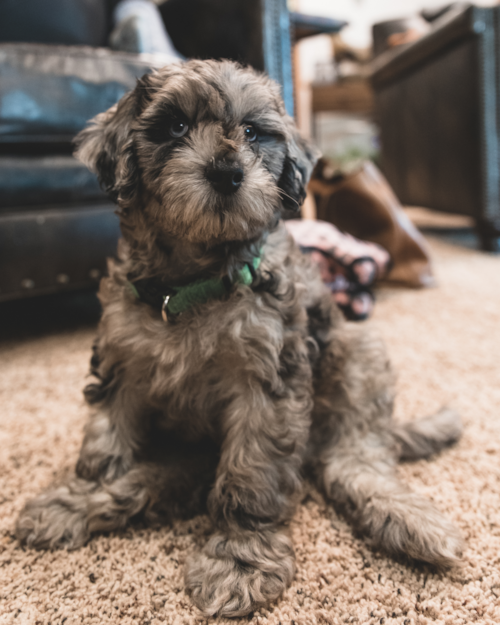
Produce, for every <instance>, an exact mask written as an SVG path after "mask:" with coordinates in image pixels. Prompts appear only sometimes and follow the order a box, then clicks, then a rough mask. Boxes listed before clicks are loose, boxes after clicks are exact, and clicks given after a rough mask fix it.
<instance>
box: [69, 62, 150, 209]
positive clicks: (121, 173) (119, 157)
mask: <svg viewBox="0 0 500 625" xmlns="http://www.w3.org/2000/svg"><path fill="white" fill-rule="evenodd" d="M150 91H151V76H150V75H149V74H147V75H146V76H143V77H142V78H141V79H139V80H138V81H137V85H136V87H135V89H133V90H132V91H130V92H129V93H127V94H125V95H124V96H123V97H122V99H121V100H120V101H119V102H118V103H117V104H115V105H114V106H112V107H111V108H110V109H108V110H107V111H105V112H104V113H100V114H99V115H96V117H94V119H92V120H91V121H90V123H89V125H88V126H87V128H85V129H84V130H82V131H81V132H80V133H79V134H78V135H77V136H76V138H75V140H74V143H75V145H76V151H75V156H76V158H78V159H79V160H80V161H81V162H82V163H84V164H85V165H87V167H88V168H89V169H90V170H91V171H93V172H94V173H96V174H97V177H98V179H99V182H100V184H101V187H102V188H103V189H104V190H105V191H106V192H107V193H108V194H109V195H110V196H111V198H112V199H113V200H114V201H115V202H118V203H119V204H120V205H121V206H126V205H127V203H130V202H131V201H132V200H133V198H134V196H135V193H136V192H137V188H138V170H137V163H136V158H135V152H134V139H133V124H134V121H135V120H136V118H137V116H138V115H139V114H140V112H141V111H142V109H143V107H144V105H145V103H146V102H147V101H148V100H149V99H150Z"/></svg>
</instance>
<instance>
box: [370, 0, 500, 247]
mask: <svg viewBox="0 0 500 625" xmlns="http://www.w3.org/2000/svg"><path fill="white" fill-rule="evenodd" d="M499 75H500V7H494V8H479V7H475V6H465V7H464V6H463V5H462V6H460V7H458V8H457V10H452V11H449V12H447V13H446V14H445V15H443V16H442V17H441V18H439V19H438V20H436V21H435V22H433V24H432V28H431V29H430V31H429V33H428V34H426V35H425V36H424V37H422V38H421V39H419V40H418V41H416V42H414V43H411V44H408V45H405V46H400V47H399V48H396V49H393V50H390V51H387V52H384V53H383V54H381V55H380V56H379V57H377V58H376V59H375V61H374V62H373V68H372V84H373V87H374V90H375V115H376V121H377V123H378V124H379V126H380V131H381V146H382V150H381V164H382V168H383V171H384V174H385V175H386V177H387V179H388V180H389V182H390V184H391V186H392V187H393V189H394V191H395V192H396V194H397V195H398V197H399V199H400V200H401V201H402V202H403V203H404V204H410V205H414V206H424V207H428V208H432V209H434V210H438V211H444V212H449V213H459V214H463V215H468V216H470V217H472V218H473V219H474V221H475V224H476V229H477V233H478V235H479V238H480V242H481V247H482V248H483V249H484V250H491V251H500V170H499V139H500V135H499V128H500V127H499V120H500V90H499V84H500V83H499V80H498V76H499Z"/></svg>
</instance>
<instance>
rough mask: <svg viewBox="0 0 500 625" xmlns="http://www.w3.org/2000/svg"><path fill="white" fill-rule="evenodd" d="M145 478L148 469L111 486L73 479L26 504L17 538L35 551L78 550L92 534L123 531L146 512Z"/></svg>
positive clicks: (117, 481) (139, 468)
mask: <svg viewBox="0 0 500 625" xmlns="http://www.w3.org/2000/svg"><path fill="white" fill-rule="evenodd" d="M148 477H149V476H148V472H147V469H145V468H144V467H137V468H134V469H132V470H130V471H129V472H128V473H127V474H126V475H124V476H123V477H121V478H119V479H117V480H115V482H113V483H112V484H104V483H98V482H89V481H87V480H83V479H79V478H74V479H72V480H71V481H70V482H68V483H67V484H64V485H62V486H59V487H57V488H53V489H50V490H48V491H47V492H45V493H42V494H41V495H39V496H38V497H35V498H34V499H32V500H31V501H29V502H28V503H27V504H26V505H25V507H24V508H23V510H22V511H21V513H20V515H19V518H18V520H17V524H16V535H17V537H18V539H19V540H20V541H21V542H23V543H25V544H26V545H27V546H28V547H34V548H36V549H54V548H63V547H65V548H67V549H77V548H78V547H81V546H83V545H84V544H85V543H86V542H87V540H88V539H89V538H90V535H91V533H92V532H97V531H105V530H113V529H118V528H121V527H124V526H125V524H126V523H127V521H128V520H129V519H130V518H131V517H132V516H134V515H136V514H138V513H139V512H141V510H143V509H144V508H145V506H146V505H147V503H148V489H147V482H148Z"/></svg>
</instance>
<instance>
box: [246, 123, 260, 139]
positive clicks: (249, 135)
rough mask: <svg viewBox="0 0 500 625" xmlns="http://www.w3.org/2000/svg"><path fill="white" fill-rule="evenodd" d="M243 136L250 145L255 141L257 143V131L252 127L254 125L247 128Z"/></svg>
mask: <svg viewBox="0 0 500 625" xmlns="http://www.w3.org/2000/svg"><path fill="white" fill-rule="evenodd" d="M243 134H244V135H245V139H246V140H247V141H248V142H249V143H252V142H253V141H255V139H257V131H256V130H255V128H254V127H253V126H252V124H248V126H245V130H244V131H243Z"/></svg>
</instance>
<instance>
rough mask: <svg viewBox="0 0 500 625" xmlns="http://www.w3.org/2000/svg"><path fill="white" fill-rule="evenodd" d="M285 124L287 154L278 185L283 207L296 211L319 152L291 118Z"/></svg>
mask: <svg viewBox="0 0 500 625" xmlns="http://www.w3.org/2000/svg"><path fill="white" fill-rule="evenodd" d="M287 126H288V131H289V140H288V142H287V154H286V157H285V162H284V165H283V171H282V173H281V177H280V180H279V183H278V186H279V187H280V189H282V190H283V192H284V193H283V195H282V201H283V208H284V209H285V210H286V211H291V212H295V213H297V212H298V211H299V210H300V207H301V206H302V204H303V203H304V200H305V197H306V187H307V183H308V182H309V178H310V177H311V173H312V170H313V168H314V165H315V164H316V161H317V160H318V158H319V157H320V156H321V152H320V151H319V150H318V148H316V147H315V146H313V145H312V144H311V143H310V142H309V141H306V139H304V138H303V137H302V136H301V135H300V133H299V131H298V129H297V127H296V126H295V123H294V122H293V120H292V118H289V119H288V124H287Z"/></svg>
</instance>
